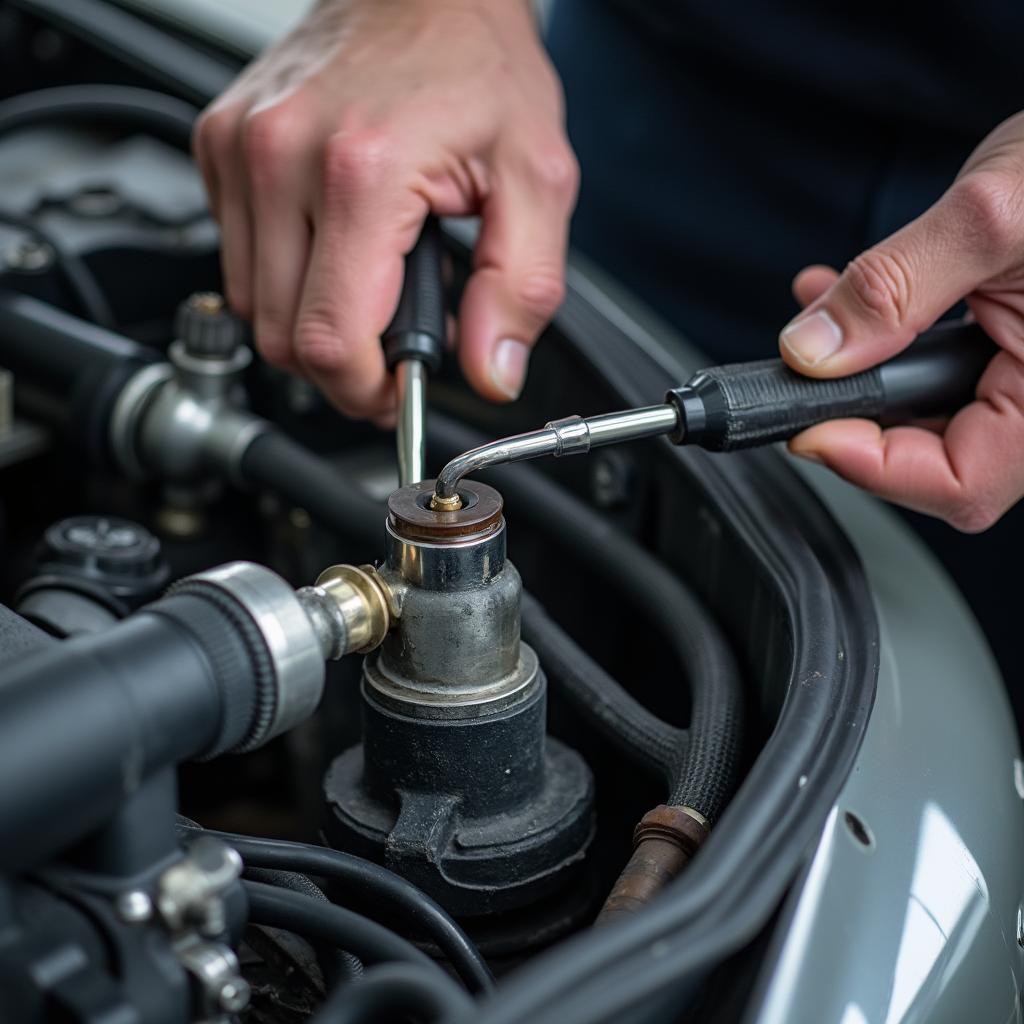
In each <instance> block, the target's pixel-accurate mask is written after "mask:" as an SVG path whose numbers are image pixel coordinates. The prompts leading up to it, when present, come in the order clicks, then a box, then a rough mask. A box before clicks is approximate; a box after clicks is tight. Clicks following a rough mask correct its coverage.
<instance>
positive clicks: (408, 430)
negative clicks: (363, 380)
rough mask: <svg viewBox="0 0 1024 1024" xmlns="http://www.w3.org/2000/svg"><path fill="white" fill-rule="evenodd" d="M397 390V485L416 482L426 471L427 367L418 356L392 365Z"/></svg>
mask: <svg viewBox="0 0 1024 1024" xmlns="http://www.w3.org/2000/svg"><path fill="white" fill-rule="evenodd" d="M395 385H396V388H397V392H398V430H397V439H398V479H399V485H400V486H401V487H407V486H408V485H409V484H416V483H419V482H420V481H421V480H422V479H423V478H424V477H425V476H426V470H425V468H424V466H425V464H426V443H427V435H426V412H427V368H426V366H424V365H423V363H422V361H421V360H419V359H403V360H402V361H401V362H400V363H398V364H397V365H396V367H395Z"/></svg>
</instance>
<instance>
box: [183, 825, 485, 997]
mask: <svg viewBox="0 0 1024 1024" xmlns="http://www.w3.org/2000/svg"><path fill="white" fill-rule="evenodd" d="M179 829H180V830H181V831H183V832H189V831H191V830H190V829H189V828H188V827H187V826H186V827H182V826H180V825H179ZM204 834H205V835H210V836H214V837H216V838H217V839H220V840H221V841H222V842H224V843H226V844H227V845H228V846H231V847H233V848H234V849H235V850H237V851H238V854H239V855H240V856H241V858H242V860H243V861H244V862H245V864H246V866H251V867H260V868H274V869H277V870H283V871H298V872H302V873H303V874H311V875H317V876H319V877H322V878H328V879H330V880H331V881H332V882H333V883H335V887H336V889H337V891H338V892H339V893H340V894H342V895H348V896H351V897H355V898H358V899H360V900H361V901H362V902H366V903H370V902H371V901H372V906H373V908H374V909H375V910H379V911H381V912H384V913H385V914H387V915H390V916H392V917H394V916H401V917H402V918H403V919H404V920H405V921H407V922H408V924H409V925H410V927H411V928H413V929H416V930H418V931H419V932H420V933H421V934H423V935H424V936H425V937H427V938H429V939H431V940H432V941H433V942H434V944H435V945H436V946H437V947H438V949H439V950H440V951H441V952H442V953H443V954H444V956H446V957H447V958H448V959H449V961H450V962H451V964H452V966H453V967H454V968H455V970H456V972H457V973H458V975H459V977H460V978H462V979H463V981H464V982H465V983H466V985H467V986H468V987H469V988H470V989H471V990H472V991H475V992H476V991H486V990H488V989H490V988H492V987H493V985H494V979H493V976H492V975H491V972H490V969H489V968H488V966H487V963H486V961H485V960H484V958H483V957H482V956H481V955H480V952H479V950H478V949H477V948H476V946H475V945H474V944H473V942H472V940H471V939H470V938H469V937H468V936H467V935H466V933H465V932H464V931H463V930H462V929H461V928H460V927H459V925H458V924H457V923H456V922H455V920H454V919H453V918H452V917H451V916H450V915H449V914H448V912H447V911H445V910H444V909H443V908H442V907H440V906H439V905H438V904H437V903H435V902H434V900H432V899H431V898H430V897H429V896H428V895H427V894H426V893H424V892H423V891H421V890H420V889H418V888H417V887H416V886H415V885H413V884H412V883H411V882H408V881H406V880H405V879H404V878H402V877H401V875H396V874H395V873H394V872H393V871H389V870H388V869H387V868H384V867H381V866H380V865H379V864H373V863H371V862H370V861H367V860H363V859H362V858H360V857H355V856H353V855H352V854H349V853H342V852H340V851H338V850H330V849H328V848H327V847H324V846H314V845H312V844H310V843H293V842H287V841H285V840H282V839H260V838H256V837H253V836H242V835H236V834H235V833H233V832H216V831H210V830H204Z"/></svg>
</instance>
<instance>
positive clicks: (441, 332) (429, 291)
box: [382, 216, 447, 372]
mask: <svg viewBox="0 0 1024 1024" xmlns="http://www.w3.org/2000/svg"><path fill="white" fill-rule="evenodd" d="M446 336H447V330H446V324H445V303H444V285H443V283H442V280H441V227H440V225H439V224H438V221H437V218H436V217H433V216H431V217H427V219H426V221H424V223H423V230H422V231H421V232H420V237H419V238H418V239H417V241H416V244H415V245H414V246H413V248H412V251H411V252H410V253H409V254H408V255H407V256H406V257H405V279H404V280H403V282H402V294H401V297H400V298H399V300H398V309H396V310H395V316H394V319H393V320H392V321H391V323H390V325H389V326H388V328H387V330H386V331H385V332H384V335H383V338H382V341H383V344H384V360H385V362H386V363H387V366H388V369H389V370H393V369H394V368H395V366H396V365H397V364H398V363H399V362H401V361H402V360H403V359H419V360H420V361H421V362H423V363H424V364H425V365H426V367H427V368H428V369H429V370H430V371H431V372H436V371H437V370H438V369H439V368H440V366H441V359H442V357H443V356H444V350H445V338H446Z"/></svg>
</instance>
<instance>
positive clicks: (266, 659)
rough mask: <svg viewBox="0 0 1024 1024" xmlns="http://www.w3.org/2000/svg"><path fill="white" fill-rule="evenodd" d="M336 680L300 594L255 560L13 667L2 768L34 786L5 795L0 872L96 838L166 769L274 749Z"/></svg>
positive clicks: (1, 717)
mask: <svg viewBox="0 0 1024 1024" xmlns="http://www.w3.org/2000/svg"><path fill="white" fill-rule="evenodd" d="M323 681H324V661H323V657H322V655H321V645H320V640H319V638H318V636H317V634H316V632H315V630H314V627H313V624H312V623H311V622H310V620H309V618H308V617H307V615H306V613H305V612H304V611H303V608H302V605H301V604H300V602H299V600H298V599H297V598H296V596H295V593H294V591H293V590H292V588H291V587H290V586H289V585H288V584H287V583H285V581H284V580H282V579H281V578H280V577H279V576H277V575H276V574H275V573H273V572H271V571H270V570H269V569H264V568H262V567H261V566H258V565H252V564H250V563H244V562H240V563H235V564H233V565H227V566H224V567H222V568H220V569H215V570H212V571H211V572H208V573H203V574H201V575H199V576H193V577H189V578H187V579H185V580H183V581H181V582H180V583H178V584H176V585H175V586H174V587H173V588H172V590H171V592H170V593H169V595H168V596H167V597H165V598H163V599H162V600H161V601H158V602H156V603H155V604H152V605H148V606H147V607H146V608H145V609H143V610H142V611H140V612H138V613H136V614H135V615H133V616H131V617H130V618H128V619H126V620H125V621H123V622H120V623H118V624H117V625H116V626H113V627H111V628H110V629H107V630H104V631H103V632H101V633H98V634H94V635H84V636H79V637H75V638H73V639H71V640H68V641H66V642H65V643H63V644H59V645H50V646H47V647H45V648H42V649H40V650H38V651H34V652H32V653H30V654H28V655H26V656H25V657H23V658H20V659H18V660H16V661H15V662H13V663H11V664H9V665H6V666H4V671H3V673H2V679H0V733H2V736H0V757H2V759H3V762H4V763H3V766H2V767H3V770H4V771H6V772H7V773H8V777H11V778H13V777H15V776H16V775H18V774H19V773H24V774H25V778H26V780H30V781H26V784H25V785H22V786H18V787H8V788H7V789H5V790H4V792H3V795H2V801H0V820H2V821H3V822H4V823H5V829H10V841H9V842H6V843H5V844H4V847H3V850H2V852H0V865H2V867H3V868H5V869H19V868H22V867H24V866H26V865H28V864H30V863H33V862H34V861H36V860H38V859H39V858H40V857H42V856H45V855H46V854H47V853H50V852H52V851H55V850H57V849H59V848H60V847H62V846H64V845H66V844H67V843H69V842H71V841H73V840H74V839H75V838H77V837H79V836H81V835H83V834H85V833H86V832H87V831H88V830H89V829H90V828H91V827H94V826H95V825H97V824H99V823H100V822H102V821H104V820H105V819H106V818H107V817H108V816H109V815H110V814H111V813H112V812H113V810H114V809H115V808H116V807H117V806H118V805H119V804H120V803H121V802H122V801H123V800H124V799H125V797H126V795H128V794H130V793H132V792H133V791H134V790H135V789H137V788H138V787H140V786H142V785H143V783H144V782H145V781H146V780H147V779H148V778H150V777H151V776H152V775H153V774H154V773H155V772H158V771H159V770H161V769H163V768H166V767H169V766H172V765H174V764H176V763H178V762H180V761H184V760H187V759H189V758H194V757H212V756H214V755H215V754H218V753H221V752H224V751H227V750H248V749H251V748H253V747H256V746H259V745H260V744H262V743H265V742H266V741H267V740H268V739H270V738H271V737H273V736H275V735H277V734H278V733H280V732H281V731H283V730H285V729H288V728H291V727H292V726H294V725H296V724H297V723H298V722H300V721H302V719H303V718H305V717H306V716H308V715H309V714H310V713H311V712H312V710H313V709H314V708H315V707H316V704H317V701H318V700H319V697H320V693H321V690H322V688H323ZM55 748H56V749H59V750H60V751H61V757H60V759H59V761H55V760H54V759H53V757H52V756H51V752H52V751H53V750H54V749H55Z"/></svg>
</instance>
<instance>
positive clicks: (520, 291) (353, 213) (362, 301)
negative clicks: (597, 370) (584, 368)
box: [194, 0, 578, 421]
mask: <svg viewBox="0 0 1024 1024" xmlns="http://www.w3.org/2000/svg"><path fill="white" fill-rule="evenodd" d="M194 148H195V153H196V158H197V161H198V163H199V166H200V168H201V170H202V173H203V177H204V179H205V181H206V187H207V191H208V193H209V197H210V207H211V210H212V212H213V214H214V216H215V217H216V218H217V220H218V221H219V223H220V226H221V231H222V235H223V243H222V261H223V267H224V277H225V281H226V290H227V295H228V300H229V302H230V304H231V306H232V307H233V308H234V309H235V310H236V311H238V312H239V313H241V314H242V315H243V316H247V317H250V318H251V319H252V320H253V324H254V328H255V335H256V342H257V346H258V348H259V350H260V352H261V353H262V355H263V356H264V357H265V358H266V359H267V360H268V361H269V362H271V363H274V364H275V365H278V366H281V367H284V368H287V369H291V370H293V371H297V372H300V373H303V374H304V375H306V376H308V377H309V378H310V379H311V380H312V381H313V382H314V383H315V384H316V385H317V386H319V387H320V388H321V389H322V390H323V392H324V393H325V394H326V395H327V396H328V398H329V399H331V401H332V402H334V404H336V405H337V406H338V408H340V409H341V410H342V411H344V412H345V413H347V414H349V415H351V416H361V417H372V418H376V419H378V420H381V421H385V420H387V419H388V418H389V417H390V416H391V414H392V412H393V409H394V394H393V384H392V379H391V377H390V375H389V374H388V372H387V370H386V368H385V366H384V359H383V355H382V352H381V345H380V335H381V333H382V332H383V331H384V329H385V328H386V327H387V325H388V323H389V322H390V320H391V318H392V316H393V314H394V312H395V308H396V306H397V303H398V296H399V291H400V288H401V282H402V273H403V256H404V254H405V253H406V252H408V251H409V250H410V249H411V248H412V246H413V244H414V243H415V241H416V238H417V236H418V235H419V231H420V227H421V225H422V223H423V220H424V218H425V216H426V215H427V213H428V211H433V212H434V213H437V214H439V215H441V216H445V215H448V216H455V215H463V214H472V213H480V214H481V218H482V222H481V231H480V236H479V240H478V242H477V246H476V253H475V258H474V270H473V274H472V276H471V277H470V279H469V281H468V283H467V285H466V289H465V292H464V295H463V299H462V305H461V309H460V313H459V322H458V331H457V335H458V349H459V358H460V361H461V364H462V368H463V371H464V373H465V375H466V377H467V378H468V379H469V381H470V383H471V384H472V385H473V386H474V387H475V388H476V389H477V390H478V391H479V392H480V393H481V394H483V395H485V396H486V397H488V398H490V399H493V400H495V401H508V400H510V399H513V398H515V397H516V396H517V395H518V393H519V391H520V389H521V387H522V383H523V379H524V377H525V373H526V366H527V361H528V357H529V351H530V348H531V346H532V345H533V343H534V342H535V341H536V339H537V336H538V334H539V333H540V331H541V330H542V329H543V327H544V326H545V324H546V323H547V321H548V320H549V319H550V318H551V316H552V315H553V314H554V312H555V311H556V309H557V308H558V306H559V305H560V303H561V300H562V295H563V291H564V264H565V250H566V244H567V230H568V221H569V216H570V214H571V212H572V208H573V206H574V204H575V198H576V190H577V184H578V170H577V166H576V161H575V158H574V157H573V154H572V151H571V149H570V148H569V144H568V142H567V140H566V138H565V133H564V127H563V101H562V93H561V87H560V85H559V83H558V80H557V78H556V76H555V73H554V71H553V69H552V68H551V66H550V64H549V63H548V61H547V58H546V56H545V54H544V52H543V50H542V48H541V46H540V43H539V40H538V38H537V34H536V29H535V26H534V23H533V15H532V9H531V5H530V4H529V3H528V2H527V0H387V2H385V0H321V2H320V4H319V5H318V6H317V7H316V8H315V10H314V11H313V13H312V14H311V15H310V16H309V17H308V18H307V19H306V21H305V22H304V23H303V24H302V25H301V26H299V27H298V28H297V29H296V30H295V31H294V32H293V33H292V34H291V35H290V36H288V37H287V38H285V39H284V40H282V41H281V42H280V43H278V44H277V45H275V46H273V47H271V49H269V50H268V51H267V52H266V53H265V54H263V55H262V56H261V57H260V58H259V59H257V60H256V61H255V62H254V63H253V64H251V65H250V66H249V67H248V68H247V69H246V70H245V71H244V72H243V73H242V75H241V76H240V77H239V78H238V80H237V81H236V82H234V83H233V84H232V85H231V87H230V88H229V89H228V90H227V91H226V92H225V93H224V95H222V96H221V97H220V98H219V99H218V100H216V101H215V102H214V103H213V104H212V105H211V106H210V107H209V108H208V109H207V110H206V111H205V112H204V113H203V115H202V117H201V119H200V121H199V124H198V126H197V129H196V133H195V143H194Z"/></svg>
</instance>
